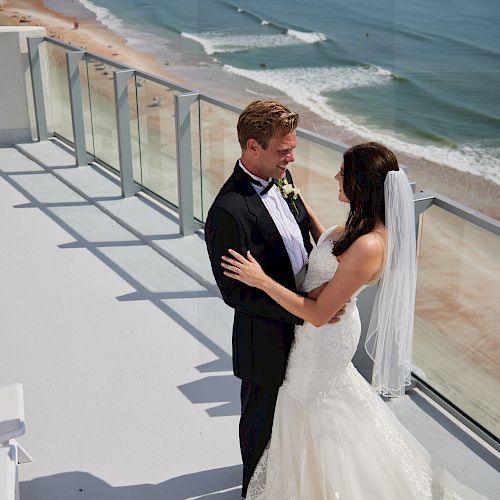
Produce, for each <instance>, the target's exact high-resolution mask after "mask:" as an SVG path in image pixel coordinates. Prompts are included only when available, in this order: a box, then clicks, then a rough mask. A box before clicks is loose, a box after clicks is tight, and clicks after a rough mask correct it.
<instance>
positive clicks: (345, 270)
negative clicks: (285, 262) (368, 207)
mask: <svg viewBox="0 0 500 500" xmlns="http://www.w3.org/2000/svg"><path fill="white" fill-rule="evenodd" d="M229 252H230V253H231V255H232V256H233V258H228V257H223V260H224V263H223V264H222V267H224V268H225V269H226V271H225V272H224V274H225V275H226V276H229V277H231V278H234V279H237V280H238V281H242V282H243V283H246V284H247V285H249V286H253V287H257V288H260V289H261V290H263V291H264V292H265V293H267V294H268V295H269V296H270V297H271V298H272V299H274V300H275V301H276V302H277V303H278V304H279V305H280V306H281V307H283V308H284V309H286V310H287V311H289V312H290V313H292V314H294V315H295V316H298V317H299V318H302V319H304V320H305V321H308V322H309V323H312V324H313V325H315V326H321V325H324V324H325V323H327V322H328V321H329V320H330V318H332V317H333V316H335V315H336V314H337V312H338V311H339V310H340V309H342V307H343V306H344V304H345V303H346V302H347V301H348V300H349V299H350V298H351V297H352V295H353V294H354V293H355V292H356V291H357V290H358V289H359V288H360V287H361V286H362V285H364V284H365V283H367V282H368V281H370V279H371V278H372V277H373V276H375V275H376V274H377V273H378V272H379V270H380V268H381V266H382V260H383V253H382V246H381V244H380V242H379V241H378V240H377V239H376V238H373V237H370V236H369V235H364V236H362V237H360V238H358V239H357V240H356V241H355V242H354V243H353V244H352V245H351V246H350V247H349V249H348V250H347V251H346V252H344V254H343V256H342V260H341V261H340V263H339V266H338V268H337V271H336V273H335V275H334V276H333V278H332V280H331V281H330V282H329V283H328V284H327V285H326V287H325V288H324V290H323V291H322V292H321V294H320V295H319V297H318V298H317V300H311V299H307V298H305V297H302V296H300V295H297V294H296V293H295V292H292V291H291V290H288V289H287V288H285V287H284V286H283V285H281V284H279V283H277V282H276V281H274V280H273V279H271V278H270V277H269V276H267V274H265V273H264V272H263V271H262V268H261V267H260V265H259V264H258V262H257V261H256V260H255V259H254V258H253V257H252V255H251V254H250V253H248V254H247V258H245V257H243V256H242V255H240V254H238V253H237V252H235V251H234V250H229Z"/></svg>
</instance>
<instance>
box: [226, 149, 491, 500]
mask: <svg viewBox="0 0 500 500" xmlns="http://www.w3.org/2000/svg"><path fill="white" fill-rule="evenodd" d="M335 179H336V180H337V182H338V187H339V194H338V199H339V200H340V201H341V202H344V203H348V204H349V205H350V211H349V215H348V217H347V221H346V223H345V225H339V226H334V227H332V228H328V229H326V230H325V229H324V228H323V226H322V225H321V223H320V222H319V221H318V219H317V218H316V217H315V216H314V215H312V216H311V217H310V220H311V224H312V226H311V229H312V232H313V234H316V235H318V234H321V236H320V237H319V239H318V241H317V244H316V246H315V248H314V249H313V250H312V252H311V253H310V256H309V266H308V269H307V273H306V276H305V280H304V282H303V284H302V287H301V289H302V290H303V291H305V292H306V291H311V290H317V291H318V290H319V294H318V295H317V296H316V300H311V299H308V298H307V297H304V296H303V295H300V294H297V293H296V290H295V286H290V285H289V284H286V283H281V282H279V281H278V280H276V279H275V278H274V275H275V274H276V271H275V270H274V269H270V268H269V266H268V263H267V260H266V259H267V255H262V253H261V252H258V253H259V255H255V254H254V249H253V248H250V245H248V244H247V242H246V241H245V240H244V239H239V240H235V241H236V242H237V243H239V251H238V252H237V251H235V250H234V247H228V254H227V255H224V256H223V257H222V261H221V266H222V267H223V268H224V269H225V271H224V275H225V277H226V279H233V280H234V283H241V284H245V285H248V286H251V287H254V290H255V294H256V295H255V296H258V297H259V300H261V301H262V299H261V295H260V294H262V293H265V294H267V296H268V297H269V298H271V299H272V300H273V301H274V303H275V305H276V306H278V305H279V306H280V307H282V308H284V309H285V310H286V311H288V313H289V314H291V315H293V316H294V317H299V318H302V319H303V320H304V323H303V324H302V325H300V324H298V322H297V326H295V340H294V344H293V346H292V350H291V353H290V356H289V359H288V366H287V370H286V376H285V381H284V383H283V385H282V386H281V387H280V389H279V391H278V396H277V403H276V410H275V414H274V422H273V427H272V433H271V439H270V442H269V445H268V446H267V447H266V449H265V451H264V454H263V455H262V457H261V459H260V460H259V463H258V465H257V467H256V469H255V471H254V473H253V475H252V478H251V481H250V484H249V487H248V491H247V498H249V499H252V500H255V499H258V500H264V499H266V500H278V499H285V498H286V499H290V498H294V499H302V500H312V499H314V500H321V499H323V500H334V499H348V500H372V499H383V500H401V499H405V500H411V499H413V500H421V499H424V498H425V499H438V498H439V499H452V498H454V499H455V498H457V499H458V498H470V499H478V498H483V497H482V496H481V495H479V494H478V493H476V492H473V491H471V490H469V489H468V488H466V487H464V486H462V485H460V484H459V483H458V481H456V480H455V479H454V478H453V477H452V476H451V475H450V474H448V473H447V472H446V471H444V470H440V469H439V468H438V467H437V466H436V465H435V464H434V463H433V464H432V466H431V459H430V457H429V455H428V453H427V452H426V450H425V449H423V448H422V446H421V445H420V444H419V442H418V441H417V440H416V439H415V438H414V437H413V436H412V435H411V434H410V433H409V432H408V431H407V430H406V429H405V428H404V427H403V426H402V425H401V424H400V423H399V421H398V420H397V418H396V417H395V416H394V415H393V413H392V412H391V411H390V410H389V408H388V407H387V406H386V405H385V404H384V402H383V401H382V399H381V398H380V397H379V396H378V394H377V392H379V393H381V394H383V395H384V396H388V397H399V396H402V395H404V391H405V386H407V385H408V384H409V383H410V379H411V346H412V334H413V319H414V301H415V289H416V262H415V250H416V244H415V216H414V207H413V193H412V190H411V188H410V184H409V181H408V179H407V177H406V174H405V173H404V172H403V170H401V169H400V168H399V166H398V162H397V159H396V157H395V156H394V154H393V153H392V152H391V151H390V150H389V149H387V148H386V147H384V146H383V145H381V144H378V143H373V142H371V143H366V144H360V145H357V146H354V147H352V148H350V149H348V150H347V151H346V152H345V153H344V157H343V164H342V165H341V167H340V170H339V172H338V173H337V175H336V176H335ZM259 250H260V249H259ZM259 262H261V264H262V265H259ZM376 282H379V285H378V291H377V296H376V298H375V304H374V308H373V312H372V317H371V320H370V325H369V328H368V333H367V340H366V343H365V347H366V349H367V351H368V353H369V354H370V356H371V357H372V359H373V360H374V370H373V380H372V384H373V386H374V387H373V388H372V387H371V386H370V384H369V383H368V382H367V381H366V380H365V379H364V378H363V377H362V376H361V374H360V373H359V372H358V371H357V370H356V369H355V368H354V366H353V364H352V363H351V359H352V357H353V355H354V353H355V352H356V348H357V345H358V341H359V338H360V333H361V323H360V318H359V313H358V309H357V307H356V301H355V297H356V296H357V295H358V294H359V293H360V292H361V291H362V290H363V289H364V288H365V287H367V286H368V285H370V284H373V283H376ZM292 285H293V283H292ZM226 287H227V288H229V287H230V285H229V284H227V285H226ZM350 297H352V298H353V300H351V301H350V302H349V304H348V305H347V307H346V312H345V314H344V315H343V316H342V320H341V321H340V322H338V323H335V324H329V323H327V321H328V319H329V318H331V317H332V316H334V315H335V314H337V311H339V310H340V309H341V308H342V307H344V304H345V302H346V301H347V300H348V299H349V298H350ZM246 299H247V300H248V301H249V302H250V301H252V300H253V296H252V294H251V293H250V292H247V294H246ZM247 307H250V304H247ZM257 335H258V332H256V331H255V332H253V335H250V334H249V335H247V338H246V340H247V341H248V342H249V343H252V342H253V341H254V338H255V337H257Z"/></svg>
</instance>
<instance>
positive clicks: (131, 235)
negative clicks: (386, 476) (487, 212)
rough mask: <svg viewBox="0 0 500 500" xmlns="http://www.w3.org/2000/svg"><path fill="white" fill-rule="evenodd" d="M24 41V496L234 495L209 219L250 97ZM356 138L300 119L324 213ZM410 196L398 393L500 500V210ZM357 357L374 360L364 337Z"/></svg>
mask: <svg viewBox="0 0 500 500" xmlns="http://www.w3.org/2000/svg"><path fill="white" fill-rule="evenodd" d="M16 36H17V35H16ZM17 43H18V44H19V42H17ZM28 44H29V51H27V47H26V48H24V49H23V48H21V56H22V57H24V62H25V63H26V64H27V61H28V60H30V61H31V64H30V68H31V72H30V78H29V80H30V81H29V82H28V83H29V85H28V87H27V89H28V91H27V95H28V100H27V103H26V104H25V107H26V109H27V111H26V114H27V116H28V117H29V116H30V115H31V122H29V121H28V122H26V123H28V125H26V127H25V128H26V129H28V128H30V126H29V124H30V123H31V124H32V127H31V128H32V129H33V133H35V134H36V140H34V141H31V140H28V139H27V138H25V139H23V140H10V141H8V143H7V144H5V146H4V147H3V148H1V149H0V175H1V180H0V190H1V194H0V200H1V205H0V217H1V221H2V227H3V228H4V234H5V235H6V237H5V238H4V240H3V244H2V246H1V250H0V259H1V262H2V263H3V265H2V278H3V280H2V284H3V286H2V300H1V303H2V333H3V335H2V352H3V353H4V355H3V356H2V363H1V364H0V386H3V385H8V384H11V383H15V382H21V383H22V384H23V386H24V398H25V412H26V427H27V431H26V435H25V436H24V437H23V438H21V439H20V442H21V443H22V444H23V446H24V447H25V448H26V449H27V450H28V451H29V452H30V454H31V455H32V456H33V462H32V463H30V464H25V465H22V466H20V469H19V471H20V486H21V488H20V492H21V498H23V499H27V500H30V499H33V500H35V499H36V500H45V499H49V498H72V496H75V497H78V495H82V498H99V499H114V498H116V499H118V498H119V499H145V500H153V499H156V498H158V499H159V498H162V499H165V498H168V499H180V498H218V499H233V498H239V484H240V479H241V478H240V476H241V470H240V457H239V447H238V440H237V424H238V415H239V384H238V381H237V379H235V378H234V377H233V376H232V371H231V359H230V356H231V338H230V332H231V324H232V311H231V310H230V309H229V308H228V307H226V306H225V305H224V303H223V302H222V300H221V299H220V296H219V294H218V291H217V288H216V286H215V283H214V280H213V277H212V275H211V271H210V268H209V262H208V258H207V256H206V251H205V245H204V241H203V221H204V218H205V216H206V213H207V210H208V207H209V206H210V204H211V202H212V200H213V198H214V196H215V194H216V192H217V191H218V189H219V187H220V185H221V183H222V182H223V180H224V179H225V178H226V177H227V176H228V175H229V173H230V172H231V170H232V168H233V165H234V161H235V159H236V158H237V157H238V156H239V150H238V144H237V140H236V137H235V126H236V120H237V116H238V114H239V112H240V110H239V109H236V108H234V107H232V106H229V105H227V104H225V103H223V102H220V101H217V100H215V99H212V98H211V97H209V96H206V95H204V94H202V93H198V92H193V91H192V90H190V89H187V88H181V87H179V86H178V85H175V84H173V83H172V82H168V81H165V80H163V79H161V78H158V77H156V76H154V75H149V74H146V73H143V72H141V71H140V70H138V69H133V68H128V67H124V66H121V65H116V63H113V62H112V61H109V60H106V59H104V58H102V57H100V56H99V55H98V54H90V53H86V52H81V51H77V50H75V49H74V47H71V46H70V45H65V44H63V43H61V42H60V41H57V40H53V39H50V38H47V37H45V36H44V35H43V34H35V36H32V37H31V39H30V40H29V42H28ZM17 46H19V45H17ZM4 47H5V45H4ZM21 47H22V46H21ZM23 50H24V52H23ZM10 55H11V56H12V59H15V57H14V54H12V53H11V54H10ZM22 57H21V60H23V59H22ZM2 67H4V65H3V64H2ZM27 67H28V66H27V65H26V67H25V69H27ZM12 73H14V70H13V72H12ZM7 74H9V73H7ZM22 83H23V84H24V82H22ZM17 88H18V93H19V95H15V97H16V98H18V99H20V100H23V99H24V100H25V99H26V98H25V97H24V91H23V90H22V85H19V86H18V87H17ZM2 92H3V93H4V96H3V98H2V95H0V100H1V102H2V103H4V102H5V93H6V91H5V90H4V91H2ZM35 125H36V126H35ZM16 130H21V127H19V126H18V127H17V128H16ZM28 135H29V134H28ZM11 137H13V136H12V135H11ZM344 149H345V146H344V145H342V144H339V143H336V142H335V141H332V140H330V139H327V138H324V137H320V136H317V135H315V134H312V133H309V132H308V131H306V130H300V131H299V144H298V147H297V151H298V154H297V158H296V162H295V165H294V170H293V171H294V179H295V181H296V183H297V184H299V185H300V187H301V190H302V192H303V193H304V195H305V197H306V198H307V199H308V200H310V202H312V204H313V206H314V208H315V209H316V210H317V211H318V213H319V215H320V217H321V218H322V220H324V221H325V225H329V224H333V223H335V222H337V221H339V220H342V219H343V218H344V217H345V211H344V210H345V209H344V208H343V207H342V206H340V204H335V203H334V202H333V201H332V200H331V192H332V188H333V174H334V169H335V168H336V167H337V166H338V165H339V164H340V161H341V157H342V151H343V150H344ZM332 205H333V206H332ZM415 210H416V214H417V215H418V221H419V223H418V227H417V228H416V231H418V236H419V238H418V254H419V271H418V290H417V307H416V317H415V349H414V365H415V373H414V387H413V388H412V389H411V390H410V391H409V392H408V394H407V396H406V397H405V398H402V399H401V400H397V401H391V402H388V403H387V404H388V405H390V407H391V409H392V410H393V411H394V412H395V413H396V415H397V416H398V418H399V419H400V420H401V421H402V422H403V424H404V425H405V426H406V427H407V428H408V429H409V430H410V432H412V433H413V434H414V435H415V437H416V438H417V439H418V440H419V441H420V442H421V443H422V444H423V445H424V446H425V447H426V448H427V449H428V450H429V452H430V453H431V455H432V457H433V458H434V459H435V460H436V461H437V462H440V463H441V464H443V465H444V466H446V467H447V468H448V469H449V470H450V471H451V472H452V473H453V474H454V475H455V476H456V477H457V478H459V479H460V480H461V481H462V482H464V483H465V484H467V485H468V486H470V487H472V488H474V489H476V490H477V491H479V492H481V493H483V494H485V495H487V496H489V497H490V498H498V497H500V481H499V474H498V469H499V464H500V461H499V446H498V444H499V443H498V436H499V427H500V408H499V407H500V401H499V399H498V389H497V387H498V380H499V378H500V372H499V368H498V364H499V360H500V357H499V356H500V354H499V352H498V342H499V340H498V333H497V328H496V320H498V317H499V316H498V305H497V301H496V300H494V299H495V291H496V290H498V284H499V276H500V273H499V271H500V270H499V264H498V258H497V256H498V255H499V250H500V243H499V238H498V237H499V234H500V224H499V223H498V222H497V221H495V220H492V219H490V218H488V217H486V216H484V215H482V214H479V213H475V212H474V211H472V210H470V209H468V208H467V207H463V206H461V205H460V204H458V203H456V202H454V201H453V200H449V199H446V198H445V197H443V196H441V195H439V194H437V193H431V192H419V193H415ZM436 256H439V258H438V259H436ZM374 291H375V290H373V289H367V290H366V291H365V292H364V293H363V296H362V297H361V298H360V301H359V306H360V312H361V315H362V321H363V325H364V328H366V325H367V320H368V318H369V314H370V308H371V303H372V300H373V295H374ZM452 311H453V314H451V312H452ZM361 344H362V343H361ZM355 362H356V365H357V367H358V369H359V370H360V371H361V372H362V373H363V374H365V375H366V376H367V377H369V374H370V364H369V362H368V360H367V359H366V356H365V355H364V352H363V349H362V348H360V350H359V352H358V353H357V355H356V358H355Z"/></svg>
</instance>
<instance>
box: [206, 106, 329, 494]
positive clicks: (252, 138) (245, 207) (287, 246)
mask: <svg viewBox="0 0 500 500" xmlns="http://www.w3.org/2000/svg"><path fill="white" fill-rule="evenodd" d="M298 119H299V117H298V114H297V113H293V112H291V111H290V110H289V109H288V108H287V107H285V106H284V105H283V104H280V103H279V102H276V101H272V100H264V101H255V102H252V103H251V104H249V105H248V106H247V108H246V109H245V110H244V111H243V113H242V114H241V115H240V117H239V120H238V126H237V131H238V140H239V143H240V145H241V151H242V154H241V158H240V159H239V160H238V161H237V162H236V165H235V168H234V172H233V174H232V175H231V176H230V177H229V179H228V180H227V181H226V183H225V184H224V186H223V187H222V189H221V190H220V192H219V194H218V195H217V197H216V198H215V201H214V203H213V205H212V206H211V208H210V210H209V212H208V215H207V220H206V224H205V239H206V243H207V248H208V253H209V257H210V261H211V264H212V270H213V273H214V276H215V280H216V282H217V285H218V287H219V289H220V291H221V294H222V298H223V299H224V301H225V302H226V304H228V305H229V306H230V307H232V308H234V309H235V312H234V324H233V368H234V374H235V375H236V376H237V377H239V378H240V379H242V380H241V419H240V424H239V437H240V448H241V456H242V461H243V490H242V494H243V496H245V495H246V489H247V486H248V482H249V481H250V477H251V476H252V473H253V471H254V469H255V467H256V465H257V463H258V461H259V459H260V457H261V455H262V453H263V451H264V448H265V446H266V444H267V443H268V441H269V437H270V434H271V428H272V423H273V414H274V407H275V403H276V397H277V394H278V389H279V386H280V385H281V384H282V382H283V377H284V374H285V369H286V363H287V359H288V353H289V351H290V347H291V345H292V341H293V334H294V328H295V325H300V324H302V322H303V321H302V320H301V319H300V318H298V317H297V316H295V315H294V314H290V313H288V312H287V311H286V310H284V309H283V308H282V307H281V306H280V305H279V304H276V303H275V302H274V301H273V300H272V299H271V298H270V297H269V296H268V295H267V294H265V293H264V292H262V291H260V290H258V289H256V288H252V287H250V286H247V285H245V284H244V283H240V282H238V281H235V280H233V279H231V278H229V277H227V276H225V275H224V269H223V268H222V267H221V258H222V256H223V255H224V254H225V253H226V252H227V249H228V248H234V249H238V250H239V251H241V252H244V251H245V250H247V249H250V250H251V251H252V254H253V255H255V256H256V257H257V258H259V259H260V261H261V263H262V266H263V268H264V269H265V270H266V271H267V272H268V273H269V275H270V276H272V277H273V278H274V279H275V280H276V281H277V282H278V283H282V284H283V285H284V286H286V287H287V288H289V289H290V290H293V291H296V290H297V285H298V284H299V285H300V283H301V281H302V279H303V277H304V275H305V271H306V266H307V263H308V254H309V252H310V251H311V248H312V245H311V240H310V231H311V222H310V219H309V216H308V210H307V208H306V205H305V204H304V202H303V200H302V199H301V198H297V199H296V200H294V199H293V197H288V201H287V200H285V198H284V197H283V196H282V194H281V193H280V191H279V189H278V186H277V185H276V184H275V181H276V180H282V182H283V180H285V179H286V181H287V183H288V186H289V189H293V180H292V177H291V175H290V172H289V171H288V166H289V164H290V163H292V162H293V161H294V149H295V145H296V142H297V140H296V132H295V130H296V128H297V124H298ZM332 320H333V321H335V320H336V318H335V319H332Z"/></svg>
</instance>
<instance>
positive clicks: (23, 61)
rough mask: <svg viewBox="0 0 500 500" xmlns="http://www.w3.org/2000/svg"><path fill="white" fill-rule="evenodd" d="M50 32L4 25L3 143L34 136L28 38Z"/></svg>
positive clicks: (0, 30) (0, 48) (0, 29)
mask: <svg viewBox="0 0 500 500" xmlns="http://www.w3.org/2000/svg"><path fill="white" fill-rule="evenodd" d="M46 34H47V33H46V30H45V28H42V27H38V26H0V74H1V75H2V76H1V77H0V110H1V112H0V144H13V143H17V142H25V141H29V140H31V139H32V135H33V131H34V130H35V128H34V119H35V117H34V114H33V111H32V110H33V104H32V102H33V93H32V90H31V78H30V69H29V56H28V43H27V38H28V37H43V36H46Z"/></svg>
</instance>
